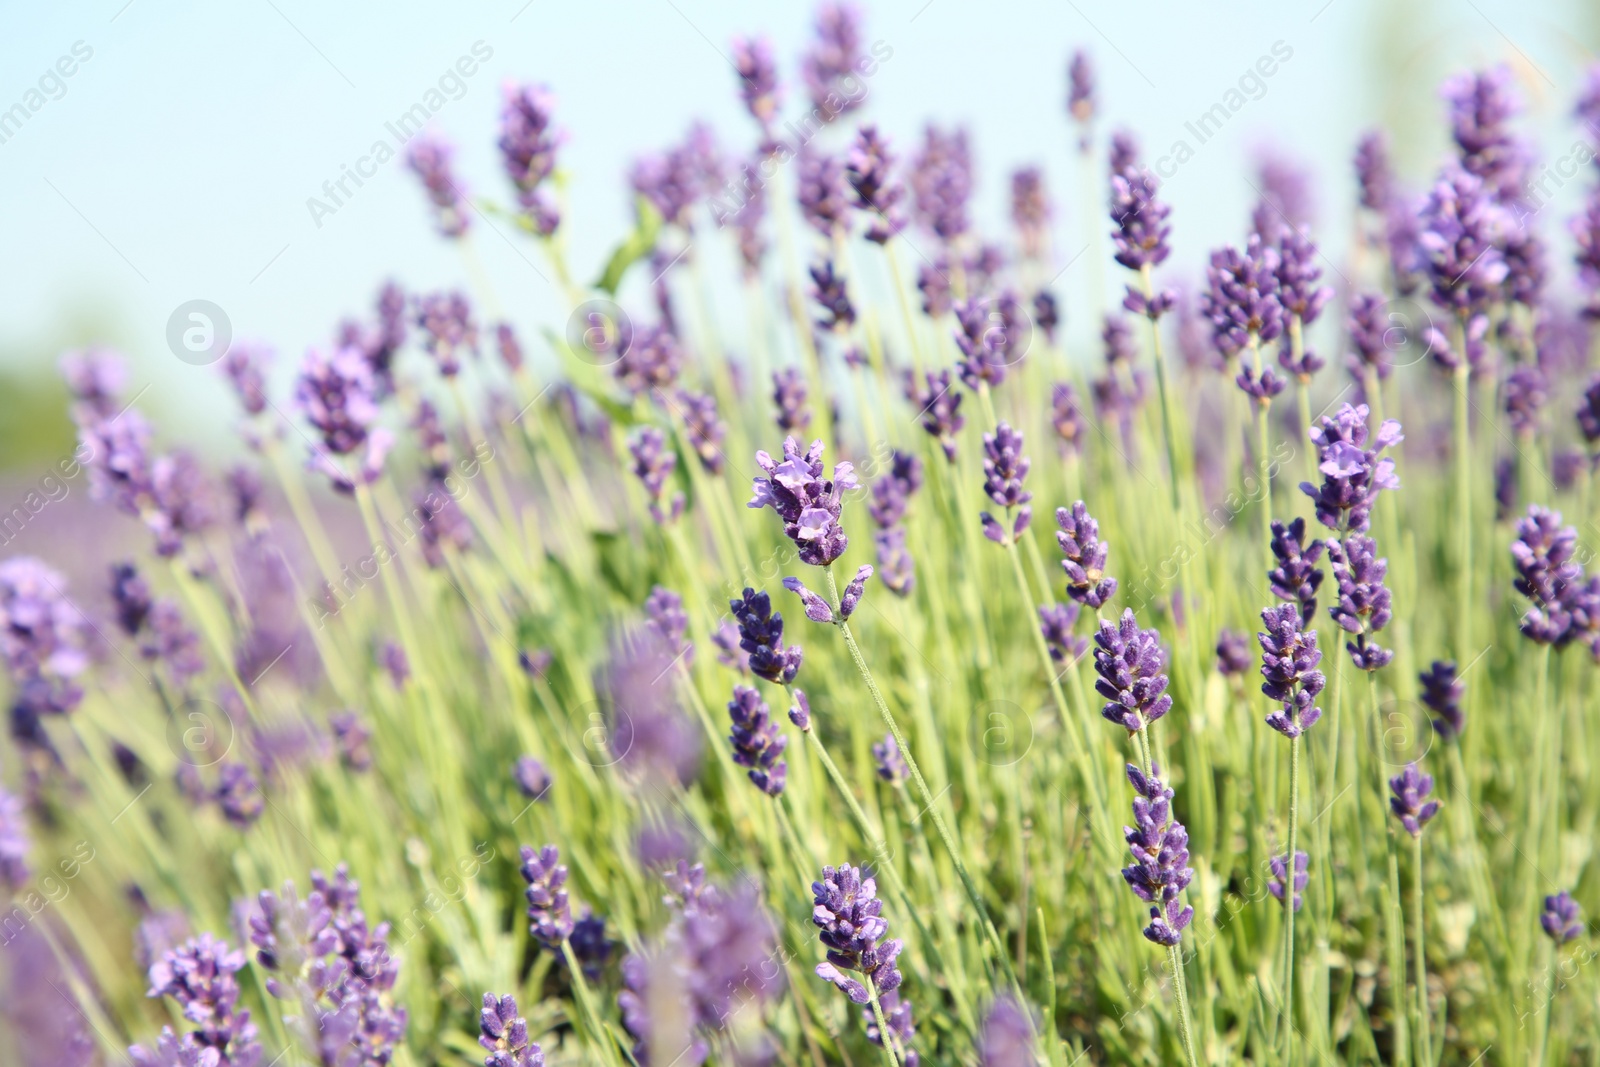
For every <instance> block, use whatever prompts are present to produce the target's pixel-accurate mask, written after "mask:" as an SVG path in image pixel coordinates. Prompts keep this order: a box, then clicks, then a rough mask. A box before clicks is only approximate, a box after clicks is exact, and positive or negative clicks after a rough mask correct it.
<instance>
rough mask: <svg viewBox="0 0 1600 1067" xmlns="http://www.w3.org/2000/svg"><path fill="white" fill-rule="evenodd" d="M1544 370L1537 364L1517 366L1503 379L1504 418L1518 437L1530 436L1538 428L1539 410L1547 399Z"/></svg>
mask: <svg viewBox="0 0 1600 1067" xmlns="http://www.w3.org/2000/svg"><path fill="white" fill-rule="evenodd" d="M1546 389H1547V387H1546V385H1545V376H1544V372H1543V371H1541V370H1540V369H1539V368H1538V366H1537V365H1534V364H1524V365H1523V366H1520V367H1517V368H1516V369H1515V370H1513V371H1512V372H1511V373H1510V374H1508V375H1506V380H1505V389H1504V396H1505V400H1504V403H1505V411H1506V420H1507V421H1508V422H1510V423H1511V429H1512V430H1513V431H1514V432H1516V433H1517V435H1518V436H1520V437H1524V438H1526V437H1531V436H1532V435H1533V434H1534V433H1535V432H1536V431H1537V430H1538V429H1539V411H1540V410H1541V409H1542V408H1543V407H1544V405H1545V402H1546V401H1547V400H1549V394H1548V393H1547V391H1546Z"/></svg>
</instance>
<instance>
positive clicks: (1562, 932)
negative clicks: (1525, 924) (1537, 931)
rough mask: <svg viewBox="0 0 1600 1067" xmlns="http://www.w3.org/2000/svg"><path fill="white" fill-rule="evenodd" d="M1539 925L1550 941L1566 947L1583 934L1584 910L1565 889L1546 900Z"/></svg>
mask: <svg viewBox="0 0 1600 1067" xmlns="http://www.w3.org/2000/svg"><path fill="white" fill-rule="evenodd" d="M1539 925H1540V926H1542V927H1544V932H1545V933H1546V934H1548V935H1549V936H1550V940H1552V941H1554V942H1555V943H1556V944H1558V945H1564V944H1566V943H1567V942H1568V941H1572V940H1574V939H1575V938H1577V937H1579V936H1581V935H1582V934H1583V909H1581V908H1579V907H1578V902H1577V901H1576V900H1573V899H1572V894H1571V893H1569V892H1567V891H1566V890H1565V889H1563V890H1562V891H1561V892H1559V893H1557V894H1556V895H1555V896H1550V897H1545V898H1544V911H1543V912H1542V913H1541V914H1540V915H1539Z"/></svg>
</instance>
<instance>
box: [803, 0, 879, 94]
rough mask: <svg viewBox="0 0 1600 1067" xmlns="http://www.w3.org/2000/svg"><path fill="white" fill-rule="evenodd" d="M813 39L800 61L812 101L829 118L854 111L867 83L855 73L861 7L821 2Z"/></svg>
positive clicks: (858, 51)
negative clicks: (863, 82) (864, 83)
mask: <svg viewBox="0 0 1600 1067" xmlns="http://www.w3.org/2000/svg"><path fill="white" fill-rule="evenodd" d="M815 28H816V34H817V36H816V39H815V40H814V41H813V42H812V45H811V48H810V49H809V50H808V51H807V52H806V55H805V58H804V59H803V60H802V61H801V64H800V72H801V75H802V77H804V78H805V83H806V90H807V92H809V93H810V94H811V103H812V106H813V107H815V108H816V109H817V110H818V111H820V112H821V113H822V116H823V120H824V121H825V122H832V121H833V120H834V119H836V118H838V117H839V116H840V115H843V114H845V113H847V112H850V111H854V110H855V109H856V108H857V107H860V106H861V102H862V101H863V100H864V99H866V86H865V85H863V84H862V83H861V81H860V79H859V77H858V76H857V71H858V69H859V67H860V64H861V63H862V61H863V56H862V52H861V11H860V9H859V8H857V7H856V6H855V5H854V4H851V3H831V2H830V3H824V4H822V5H821V6H820V7H818V8H817V20H816V23H815Z"/></svg>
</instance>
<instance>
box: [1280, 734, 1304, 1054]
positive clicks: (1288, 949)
mask: <svg viewBox="0 0 1600 1067" xmlns="http://www.w3.org/2000/svg"><path fill="white" fill-rule="evenodd" d="M1299 832H1300V739H1299V738H1298V737H1291V738H1289V856H1288V858H1287V859H1286V860H1285V861H1284V868H1283V882H1284V884H1283V917H1284V918H1283V927H1284V935H1283V939H1284V951H1283V1023H1284V1043H1285V1047H1286V1048H1287V1050H1288V1058H1287V1059H1286V1060H1285V1061H1284V1062H1285V1063H1288V1064H1293V1063H1294V1036H1295V1029H1294V883H1295V871H1296V867H1295V847H1296V846H1297V845H1298V843H1299ZM1307 888H1309V885H1308V886H1307Z"/></svg>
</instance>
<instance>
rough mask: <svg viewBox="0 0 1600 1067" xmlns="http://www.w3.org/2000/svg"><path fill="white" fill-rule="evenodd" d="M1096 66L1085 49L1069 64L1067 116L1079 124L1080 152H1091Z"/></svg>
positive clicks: (1079, 50) (1077, 52) (1080, 50)
mask: <svg viewBox="0 0 1600 1067" xmlns="http://www.w3.org/2000/svg"><path fill="white" fill-rule="evenodd" d="M1094 112H1095V101H1094V65H1093V63H1091V62H1090V60H1089V54H1088V53H1087V52H1085V51H1083V49H1081V48H1080V49H1078V51H1076V52H1074V53H1072V59H1071V60H1069V61H1068V63H1067V114H1068V115H1070V116H1072V120H1073V121H1074V122H1076V123H1077V124H1078V128H1079V129H1078V151H1080V152H1088V151H1089V124H1090V123H1091V122H1093V121H1094Z"/></svg>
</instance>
